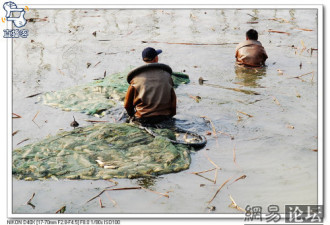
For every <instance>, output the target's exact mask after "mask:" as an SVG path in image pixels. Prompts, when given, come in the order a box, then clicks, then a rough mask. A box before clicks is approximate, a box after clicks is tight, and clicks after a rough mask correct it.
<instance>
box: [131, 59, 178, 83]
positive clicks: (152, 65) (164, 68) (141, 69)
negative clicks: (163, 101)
mask: <svg viewBox="0 0 330 225" xmlns="http://www.w3.org/2000/svg"><path fill="white" fill-rule="evenodd" d="M150 69H159V70H162V71H166V72H168V73H169V74H172V69H171V67H170V66H168V65H166V64H163V63H148V64H145V65H142V66H139V67H137V68H135V69H133V70H131V71H130V72H129V73H128V75H127V82H128V83H130V82H131V80H132V79H133V78H134V77H135V76H137V75H138V74H141V73H143V72H146V71H148V70H150Z"/></svg>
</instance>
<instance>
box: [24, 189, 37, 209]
mask: <svg viewBox="0 0 330 225" xmlns="http://www.w3.org/2000/svg"><path fill="white" fill-rule="evenodd" d="M34 196H35V193H33V194H32V197H31V198H30V199H29V201H27V203H26V204H27V205H30V206H32V208H33V209H34V208H35V207H36V206H35V205H33V204H32V203H31V201H32V199H33V198H34Z"/></svg>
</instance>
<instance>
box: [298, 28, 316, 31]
mask: <svg viewBox="0 0 330 225" xmlns="http://www.w3.org/2000/svg"><path fill="white" fill-rule="evenodd" d="M296 29H297V30H303V31H314V30H311V29H304V28H296Z"/></svg>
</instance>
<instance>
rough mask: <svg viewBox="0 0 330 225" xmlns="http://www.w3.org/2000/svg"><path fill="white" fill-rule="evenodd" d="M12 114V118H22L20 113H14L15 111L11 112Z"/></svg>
mask: <svg viewBox="0 0 330 225" xmlns="http://www.w3.org/2000/svg"><path fill="white" fill-rule="evenodd" d="M12 114H13V117H12V118H13V119H19V118H22V117H21V116H20V115H18V114H16V113H12Z"/></svg>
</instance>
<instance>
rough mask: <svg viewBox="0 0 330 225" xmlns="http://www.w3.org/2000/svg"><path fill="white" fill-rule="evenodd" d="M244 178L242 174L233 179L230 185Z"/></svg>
mask: <svg viewBox="0 0 330 225" xmlns="http://www.w3.org/2000/svg"><path fill="white" fill-rule="evenodd" d="M245 178H246V175H242V176H240V177H239V178H237V179H235V180H234V181H233V182H232V183H231V184H230V185H232V184H233V183H235V182H236V181H238V180H241V179H245Z"/></svg>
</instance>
